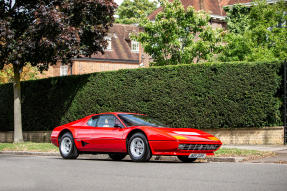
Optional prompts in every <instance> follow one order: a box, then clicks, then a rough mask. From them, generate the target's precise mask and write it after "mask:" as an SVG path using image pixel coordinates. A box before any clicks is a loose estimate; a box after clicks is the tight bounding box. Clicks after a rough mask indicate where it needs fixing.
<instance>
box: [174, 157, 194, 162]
mask: <svg viewBox="0 0 287 191" xmlns="http://www.w3.org/2000/svg"><path fill="white" fill-rule="evenodd" d="M177 158H178V159H179V160H181V161H182V162H194V161H195V160H196V159H197V158H188V156H177Z"/></svg>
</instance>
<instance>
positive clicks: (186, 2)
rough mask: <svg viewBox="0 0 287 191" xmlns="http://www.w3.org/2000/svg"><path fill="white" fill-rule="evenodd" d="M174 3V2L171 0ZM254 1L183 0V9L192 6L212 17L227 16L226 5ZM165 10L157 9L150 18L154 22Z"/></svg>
mask: <svg viewBox="0 0 287 191" xmlns="http://www.w3.org/2000/svg"><path fill="white" fill-rule="evenodd" d="M169 1H170V2H172V1H173V0H169ZM251 1H252V0H181V3H182V5H183V7H184V8H185V9H186V8H187V7H189V6H192V7H193V8H194V9H195V10H197V11H199V10H203V11H206V12H207V13H209V14H210V15H211V17H213V16H214V17H215V18H216V16H217V17H218V16H219V17H220V16H225V15H226V13H225V11H224V10H223V7H224V6H226V5H233V4H238V3H249V2H251ZM162 10H163V8H162V7H159V8H157V9H156V10H155V11H153V12H152V13H151V14H150V15H149V16H148V18H149V19H150V20H154V19H155V17H156V15H157V14H158V13H159V12H161V11H162Z"/></svg>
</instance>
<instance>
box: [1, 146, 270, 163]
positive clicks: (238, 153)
mask: <svg viewBox="0 0 287 191" xmlns="http://www.w3.org/2000/svg"><path fill="white" fill-rule="evenodd" d="M0 151H29V152H58V148H57V147H56V146H54V145H53V144H51V143H32V142H25V143H16V144H14V143H0ZM274 154H275V153H274V152H265V151H256V150H245V149H236V148H234V149H233V148H221V149H219V150H218V151H216V152H215V157H246V159H247V160H250V159H258V158H264V157H267V156H272V155H274Z"/></svg>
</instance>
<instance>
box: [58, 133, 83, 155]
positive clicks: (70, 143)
mask: <svg viewBox="0 0 287 191" xmlns="http://www.w3.org/2000/svg"><path fill="white" fill-rule="evenodd" d="M59 150H60V153H61V156H62V157H63V158H64V159H76V158H77V157H78V156H79V151H78V149H77V147H76V145H75V143H74V138H73V135H72V134H71V133H65V134H64V135H63V136H62V137H61V140H60V145H59Z"/></svg>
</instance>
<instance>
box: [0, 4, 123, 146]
mask: <svg viewBox="0 0 287 191" xmlns="http://www.w3.org/2000/svg"><path fill="white" fill-rule="evenodd" d="M116 6H117V5H116V4H115V3H114V2H113V1H112V0H105V1H101V0H93V1H91V0H78V1H75V0H1V1H0V69H3V67H4V66H5V65H8V64H12V65H13V72H14V83H13V85H14V142H22V141H23V135H22V117H21V90H20V74H21V71H22V69H23V67H24V66H25V65H27V63H30V64H31V65H32V66H35V67H37V68H38V70H39V71H43V70H46V69H48V65H49V64H56V62H57V61H61V62H62V63H63V64H67V63H71V59H72V58H74V57H80V56H90V55H91V54H93V53H95V52H102V53H103V49H104V47H105V46H106V45H107V42H106V41H105V40H104V36H105V35H106V34H107V32H108V29H109V27H110V26H111V25H112V22H113V21H114V19H113V15H114V10H115V8H116Z"/></svg>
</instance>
